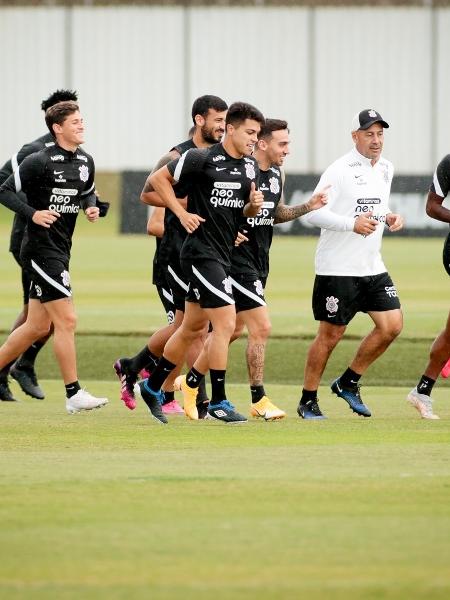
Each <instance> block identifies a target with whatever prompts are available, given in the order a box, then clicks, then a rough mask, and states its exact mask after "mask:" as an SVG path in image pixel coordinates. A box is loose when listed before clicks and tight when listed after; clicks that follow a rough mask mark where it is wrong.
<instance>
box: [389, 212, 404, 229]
mask: <svg viewBox="0 0 450 600" xmlns="http://www.w3.org/2000/svg"><path fill="white" fill-rule="evenodd" d="M404 223H405V221H404V219H403V217H402V216H401V215H397V214H396V213H388V214H387V215H386V225H387V226H388V227H389V231H400V229H402V228H403V225H404Z"/></svg>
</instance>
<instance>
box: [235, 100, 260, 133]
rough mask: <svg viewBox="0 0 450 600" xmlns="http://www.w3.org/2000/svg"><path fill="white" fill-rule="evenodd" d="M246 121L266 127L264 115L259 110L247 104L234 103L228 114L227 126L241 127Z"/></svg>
mask: <svg viewBox="0 0 450 600" xmlns="http://www.w3.org/2000/svg"><path fill="white" fill-rule="evenodd" d="M246 119H251V120H252V121H257V122H258V123H260V125H261V126H262V125H264V121H265V119H264V115H263V114H262V112H261V111H259V110H258V109H257V108H255V107H254V106H252V105H251V104H247V102H233V104H232V105H231V106H230V108H229V109H228V112H227V118H226V119H225V125H234V126H235V127H239V125H241V123H243V122H244V121H245V120H246Z"/></svg>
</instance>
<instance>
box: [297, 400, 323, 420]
mask: <svg viewBox="0 0 450 600" xmlns="http://www.w3.org/2000/svg"><path fill="white" fill-rule="evenodd" d="M297 413H298V416H299V417H301V418H302V419H326V416H325V415H324V414H322V411H321V410H320V408H319V404H318V401H317V400H308V402H302V401H301V400H300V402H299V403H298V407H297Z"/></svg>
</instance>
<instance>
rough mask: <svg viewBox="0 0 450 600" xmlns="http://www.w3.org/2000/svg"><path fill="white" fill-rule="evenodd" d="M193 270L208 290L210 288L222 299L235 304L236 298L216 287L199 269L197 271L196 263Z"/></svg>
mask: <svg viewBox="0 0 450 600" xmlns="http://www.w3.org/2000/svg"><path fill="white" fill-rule="evenodd" d="M192 272H193V273H194V275H195V276H196V277H197V279H199V280H200V281H201V282H202V283H203V285H204V286H205V287H206V288H208V290H210V291H211V292H212V293H213V294H215V295H216V296H219V298H222V300H225V302H228V304H234V300H233V298H232V297H231V296H228V295H227V294H225V292H222V290H218V289H217V288H215V287H214V286H213V285H212V284H211V283H210V282H209V281H208V280H207V279H205V278H204V277H203V275H202V274H201V273H200V272H199V271H197V269H196V268H195V267H194V265H192Z"/></svg>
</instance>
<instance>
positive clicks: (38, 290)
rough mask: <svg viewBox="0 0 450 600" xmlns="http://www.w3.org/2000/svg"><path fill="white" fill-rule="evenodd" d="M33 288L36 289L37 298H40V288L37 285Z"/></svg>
mask: <svg viewBox="0 0 450 600" xmlns="http://www.w3.org/2000/svg"><path fill="white" fill-rule="evenodd" d="M34 289H35V290H36V296H38V298H40V297H41V296H42V290H41V288H40V287H39V286H38V285H35V286H34Z"/></svg>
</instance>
